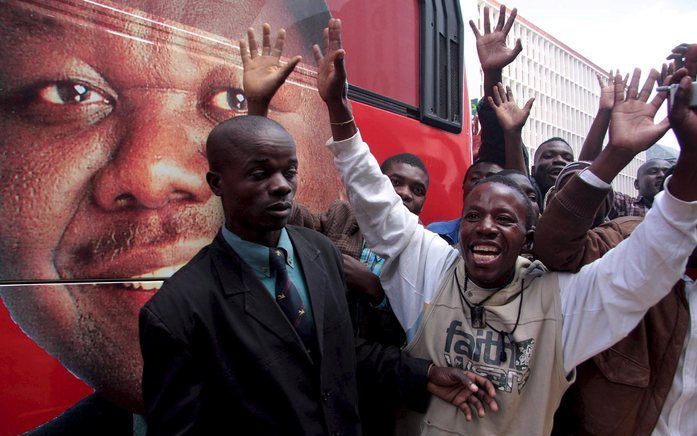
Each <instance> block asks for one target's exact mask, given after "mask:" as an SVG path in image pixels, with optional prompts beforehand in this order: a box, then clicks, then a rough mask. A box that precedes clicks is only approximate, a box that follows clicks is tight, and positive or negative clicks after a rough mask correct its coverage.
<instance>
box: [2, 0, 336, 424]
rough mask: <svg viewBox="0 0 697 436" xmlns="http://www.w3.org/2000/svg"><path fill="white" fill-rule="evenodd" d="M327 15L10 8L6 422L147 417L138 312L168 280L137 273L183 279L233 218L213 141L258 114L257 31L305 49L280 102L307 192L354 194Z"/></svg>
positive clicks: (238, 4)
mask: <svg viewBox="0 0 697 436" xmlns="http://www.w3.org/2000/svg"><path fill="white" fill-rule="evenodd" d="M328 18H329V12H328V9H327V6H326V4H325V2H324V1H321V0H320V1H316V0H294V1H290V0H289V1H281V0H236V1H229V0H207V1H201V0H123V1H119V0H111V1H107V0H6V1H1V2H0V59H1V61H0V132H1V134H0V229H1V230H0V297H1V298H2V302H3V305H4V307H0V337H1V340H2V343H3V352H2V357H1V361H0V378H2V380H3V384H4V386H3V389H2V390H1V393H0V422H2V423H3V425H2V429H1V430H0V432H6V433H7V434H16V433H19V432H23V431H27V430H31V429H33V428H35V427H36V426H37V425H40V424H42V423H44V422H46V421H47V420H50V419H51V418H53V417H54V416H56V415H61V414H62V415H61V416H59V417H58V418H57V420H56V421H54V422H53V423H51V425H53V427H51V429H52V431H63V433H64V434H77V431H76V430H75V429H76V428H79V426H80V425H88V424H89V423H90V422H92V421H94V422H99V423H100V424H99V425H101V426H103V427H104V429H105V432H107V433H108V432H109V431H113V430H115V429H120V428H124V429H127V431H126V433H128V432H130V431H132V430H133V429H134V426H135V427H137V426H138V420H137V419H136V418H137V413H138V412H140V411H141V410H142V405H141V396H140V375H141V358H140V353H139V347H138V331H137V314H138V311H139V309H140V307H141V306H142V305H143V304H144V302H145V301H147V300H148V299H149V298H150V296H151V295H152V294H153V293H154V292H156V291H157V289H158V287H159V282H148V281H143V282H142V283H141V282H134V281H131V282H124V280H133V279H138V278H141V279H147V278H158V277H167V276H169V275H170V274H171V273H172V272H174V271H175V270H176V269H177V268H178V267H179V266H181V265H183V264H184V263H186V262H187V261H188V259H189V258H191V257H192V256H193V255H194V254H195V253H196V252H197V251H198V250H199V249H200V248H201V247H203V246H204V245H206V244H208V243H209V242H210V241H211V240H212V238H213V237H214V235H215V233H216V232H217V231H218V229H219V228H220V226H221V225H222V223H223V217H222V214H221V210H220V207H219V200H218V199H217V198H215V197H214V196H212V194H211V192H210V190H209V188H208V186H207V184H206V182H205V173H206V171H207V162H206V158H205V151H204V149H203V147H204V144H205V140H206V136H207V135H208V132H209V131H210V130H211V129H212V127H213V126H215V125H216V124H217V123H218V122H220V121H223V120H225V119H227V118H229V117H233V116H235V115H238V114H244V113H245V112H246V101H245V96H244V91H243V89H242V69H241V60H240V58H239V51H238V47H237V42H236V41H237V40H239V39H240V38H241V37H243V35H244V34H245V31H246V29H247V28H248V27H250V26H251V27H254V28H255V29H256V31H257V32H259V29H260V28H261V24H262V23H264V22H268V23H270V24H271V27H272V29H279V28H281V27H285V28H286V29H287V35H288V37H287V41H286V48H285V53H286V54H288V55H289V56H293V55H295V54H301V55H303V58H304V61H303V62H304V63H301V64H300V66H299V67H298V68H296V71H295V72H294V73H293V75H292V76H291V77H290V79H289V81H288V83H287V84H286V85H284V87H283V88H282V89H281V91H280V92H279V95H278V96H277V97H276V98H275V99H274V100H273V101H272V103H271V107H270V117H272V118H274V119H276V120H277V121H279V122H280V123H281V124H282V125H284V126H285V127H286V128H287V129H288V131H289V132H290V133H291V134H292V135H293V137H294V138H295V140H296V142H297V144H298V156H299V160H300V166H301V168H302V169H301V171H300V176H299V177H300V181H299V192H298V196H297V199H298V200H299V201H301V202H303V203H304V204H306V205H307V206H309V207H310V208H311V209H313V210H322V209H324V208H325V207H326V206H328V205H329V204H330V203H331V202H332V201H333V200H335V199H336V198H338V197H339V191H340V182H339V180H338V177H337V175H336V173H335V171H334V168H333V163H332V160H331V158H330V156H329V153H328V152H327V151H326V150H325V147H324V143H325V141H326V139H327V138H328V137H329V136H330V133H329V130H328V128H327V127H328V122H327V120H326V118H325V117H326V115H325V111H324V106H323V104H321V101H320V99H319V96H318V94H317V92H316V90H315V89H314V72H313V67H312V65H311V64H310V62H311V61H312V55H311V49H310V47H311V44H313V43H316V42H319V40H320V39H321V32H322V28H323V27H324V26H325V25H326V23H327V20H328ZM305 62H307V63H305ZM85 282H89V283H85ZM10 317H11V318H10ZM54 359H55V360H54ZM63 367H64V368H66V369H67V371H69V372H70V373H72V374H74V375H75V376H77V377H78V378H79V379H80V380H82V381H83V382H84V383H86V385H83V384H82V382H79V381H71V379H72V378H73V376H72V375H70V373H68V372H67V371H65V369H63ZM92 390H94V391H95V393H94V394H92V393H91V392H92ZM85 395H88V396H87V398H85V399H82V401H81V402H80V403H79V404H78V405H77V406H75V407H73V408H71V409H69V410H68V411H67V412H65V413H63V409H65V408H66V407H68V406H71V404H67V405H66V404H63V403H61V402H62V401H66V400H65V399H66V398H69V399H70V401H71V402H74V401H75V400H76V399H80V398H81V397H83V396H85ZM76 425H77V426H78V427H71V426H76ZM71 429H72V430H71ZM71 432H72V433H71Z"/></svg>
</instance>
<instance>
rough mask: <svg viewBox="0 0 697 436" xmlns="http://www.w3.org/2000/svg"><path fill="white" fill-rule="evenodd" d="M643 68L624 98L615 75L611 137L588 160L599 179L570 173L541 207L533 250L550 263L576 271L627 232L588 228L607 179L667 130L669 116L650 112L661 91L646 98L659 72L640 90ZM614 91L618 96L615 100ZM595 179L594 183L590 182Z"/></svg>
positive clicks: (657, 103)
mask: <svg viewBox="0 0 697 436" xmlns="http://www.w3.org/2000/svg"><path fill="white" fill-rule="evenodd" d="M640 75H641V72H640V71H639V70H635V71H634V74H633V76H632V82H631V84H630V89H629V90H628V92H627V98H625V97H624V95H623V92H624V86H625V82H626V80H623V79H622V78H621V76H620V75H619V74H617V75H616V76H614V77H613V80H612V86H613V89H614V87H615V86H617V91H618V92H617V94H615V93H614V91H613V97H612V99H613V103H612V104H613V106H615V105H616V108H617V110H616V111H613V112H612V127H613V131H612V132H611V136H610V138H611V139H610V143H609V144H608V145H607V147H605V149H603V150H602V152H600V155H599V156H598V157H597V160H596V161H595V162H594V163H593V164H592V165H591V167H590V169H589V171H590V173H592V174H594V175H596V176H600V177H601V179H602V180H597V178H594V177H592V176H590V174H588V173H586V174H583V175H582V176H580V177H573V178H572V179H571V180H570V181H569V182H568V183H567V184H566V185H565V186H564V188H563V189H561V190H560V191H559V192H558V193H556V195H555V196H554V197H553V198H552V200H551V201H550V202H549V204H548V205H547V207H546V208H545V213H544V214H542V218H541V219H540V221H539V222H538V226H537V229H536V230H535V244H534V252H535V255H536V256H537V257H538V258H539V259H540V260H541V261H542V262H543V263H544V264H545V265H546V266H547V267H548V268H551V269H557V270H565V271H576V270H578V269H579V268H580V267H581V266H583V265H585V264H586V263H589V262H590V261H593V260H595V259H596V258H597V257H600V255H602V254H604V253H606V252H607V251H608V250H609V249H611V248H612V247H613V246H615V245H617V244H619V243H620V242H621V241H622V240H623V239H624V237H625V234H623V233H621V232H620V231H619V229H618V228H617V227H614V226H613V227H604V228H603V229H602V231H600V230H598V231H591V227H592V225H593V222H594V218H595V215H596V212H597V211H598V209H599V208H600V206H601V205H602V203H603V201H604V200H605V197H606V196H607V194H608V192H609V191H610V182H612V180H613V179H614V178H615V177H616V176H617V174H619V171H620V170H621V169H622V168H624V167H625V166H626V165H627V164H628V163H629V162H630V161H631V160H632V159H633V158H634V156H636V155H637V154H639V153H640V152H641V151H644V150H646V149H647V148H649V147H650V146H651V145H652V144H653V143H654V142H655V140H656V138H657V137H660V136H661V135H663V133H665V130H666V129H667V127H668V126H667V120H664V121H662V122H661V123H659V124H658V125H654V123H653V118H654V116H655V114H656V111H657V110H658V108H659V107H660V105H661V103H662V102H663V100H664V99H665V93H661V94H660V95H658V96H657V97H656V99H654V101H652V102H651V103H647V100H648V97H649V94H650V93H651V89H652V88H653V85H654V83H655V81H656V78H657V77H658V72H656V71H655V70H652V71H651V73H649V77H648V79H647V80H646V82H645V83H644V87H643V88H642V92H641V93H639V92H638V87H639V79H640ZM615 97H616V98H617V101H615ZM628 132H629V133H630V134H629V135H628V134H627V133H628ZM589 181H590V182H593V181H595V182H596V183H595V184H591V183H589Z"/></svg>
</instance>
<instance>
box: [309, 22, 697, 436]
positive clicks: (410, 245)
mask: <svg viewBox="0 0 697 436" xmlns="http://www.w3.org/2000/svg"><path fill="white" fill-rule="evenodd" d="M340 32H341V27H340V23H334V26H333V28H332V29H330V31H329V42H328V44H326V45H327V46H328V50H327V52H326V53H325V54H324V57H322V56H321V53H319V50H318V49H316V50H315V56H316V58H318V60H319V61H320V65H321V66H320V72H322V71H324V69H325V68H323V67H322V65H323V64H326V63H328V62H330V61H333V62H332V65H333V70H334V71H338V72H336V73H335V74H328V75H327V80H326V81H327V82H328V83H327V84H326V87H327V88H329V90H325V91H324V92H322V88H321V87H320V93H321V95H322V98H323V99H324V100H325V102H326V103H327V108H328V110H329V118H330V120H331V122H332V123H333V124H332V125H331V127H332V135H333V138H332V140H331V141H330V142H329V144H328V146H329V148H330V149H331V150H332V152H333V153H334V155H335V159H334V162H335V164H336V165H337V168H338V169H339V170H340V172H341V175H342V178H343V180H344V184H345V185H346V189H347V192H348V197H349V200H350V202H351V204H352V206H353V207H354V210H355V211H356V219H357V220H358V223H359V225H360V226H361V228H362V229H364V231H363V232H364V236H365V238H366V241H367V244H368V246H370V247H371V248H372V249H373V250H374V251H375V252H376V253H378V254H379V255H381V256H383V257H384V258H385V259H386V260H385V266H384V272H383V275H382V276H381V282H382V285H383V287H384V289H385V293H386V294H387V296H388V298H389V299H390V303H391V305H392V307H393V309H394V311H395V314H396V315H397V318H398V319H399V320H400V322H401V323H402V326H403V327H404V328H405V330H406V332H407V337H408V341H409V343H408V344H407V346H406V348H405V350H406V351H407V352H408V353H409V354H411V355H412V356H417V357H422V358H423V357H428V358H431V359H433V361H434V362H438V363H439V364H441V365H448V366H454V367H462V368H465V369H469V370H473V371H474V372H477V373H480V374H485V375H486V377H487V378H489V380H491V381H492V383H493V384H494V385H495V386H496V388H497V389H498V394H499V395H497V401H498V402H499V403H500V404H502V407H501V413H498V414H495V415H491V416H489V417H488V418H487V419H486V420H479V421H477V422H475V423H471V424H468V423H466V422H465V420H464V419H462V417H461V416H460V415H459V414H458V411H457V410H456V409H455V408H453V407H452V406H451V405H450V404H447V403H445V402H442V401H440V400H438V399H434V400H433V401H431V403H430V405H429V409H428V411H427V412H426V415H425V416H422V417H420V418H421V419H418V418H416V419H415V420H408V421H405V422H404V424H405V425H404V427H403V428H401V429H399V430H398V432H397V433H398V434H441V433H448V434H468V435H489V434H519V435H529V434H535V435H538V434H539V435H544V434H549V433H550V432H551V430H552V419H553V415H554V411H555V410H556V408H557V406H558V405H559V402H560V399H561V396H562V394H563V393H564V391H565V390H566V389H567V388H568V386H569V384H570V383H571V382H572V381H573V379H574V375H575V372H574V368H575V367H576V365H578V364H579V363H581V362H583V361H584V360H586V359H587V358H588V357H590V356H592V355H594V354H596V353H597V352H600V351H602V350H604V349H606V348H608V347H610V346H611V345H612V344H614V343H616V342H617V341H618V340H620V339H621V338H622V337H624V336H625V335H626V334H627V333H629V332H630V331H631V329H632V328H633V327H634V326H635V325H636V324H637V323H638V322H639V320H640V319H641V318H642V317H643V315H644V314H645V312H646V311H647V309H648V308H649V307H651V306H652V305H653V304H655V303H656V302H657V301H659V300H660V299H661V298H662V297H663V296H664V295H665V294H666V293H668V292H669V289H670V287H671V286H672V284H673V283H674V282H675V281H677V280H678V279H679V278H680V277H681V275H682V273H683V271H684V268H685V264H686V261H687V258H688V256H689V254H690V253H691V252H692V250H693V249H694V247H695V245H697V195H696V193H695V192H694V189H692V188H691V186H693V184H694V178H695V174H696V173H695V167H696V166H695V164H696V163H697V156H696V155H695V153H694V150H692V149H689V150H688V149H685V150H683V154H681V161H680V163H679V170H680V171H678V168H676V172H675V174H674V176H673V177H672V178H671V179H670V180H669V183H668V185H669V186H668V187H667V189H666V191H665V192H664V193H663V194H660V195H659V196H657V198H656V204H655V206H654V208H653V210H652V211H651V213H649V214H648V215H647V217H646V219H645V220H644V222H643V223H642V224H640V225H639V226H638V227H637V228H636V230H635V231H634V233H633V234H632V235H631V236H630V237H629V238H628V239H627V240H626V241H625V242H624V243H623V244H620V245H619V246H618V247H616V248H615V249H614V250H611V251H610V252H608V253H607V254H606V255H605V256H604V257H603V258H602V259H599V260H597V261H596V262H593V263H591V264H589V265H588V266H586V267H585V268H583V269H582V270H581V271H579V272H578V273H576V274H564V273H548V272H546V270H545V269H544V267H543V266H542V265H541V264H539V263H537V262H534V263H532V262H530V261H528V260H526V259H523V258H521V257H518V255H519V254H520V252H521V250H522V249H523V248H524V246H525V245H526V244H527V243H529V242H531V240H532V232H531V231H530V227H531V221H532V216H533V212H532V205H531V204H530V200H529V199H528V197H527V196H526V195H525V193H524V192H523V191H522V190H521V189H520V188H519V187H518V186H517V185H516V184H515V183H513V182H511V181H510V180H509V179H507V178H505V177H503V178H501V177H499V176H492V177H490V178H489V179H484V180H483V181H482V182H480V184H478V185H476V186H475V187H474V189H472V191H470V192H469V193H468V194H467V196H466V197H465V204H464V209H463V222H462V224H461V225H460V251H461V253H462V254H460V252H459V251H458V250H456V249H454V248H452V247H451V246H450V245H448V244H447V243H446V242H445V241H443V240H442V239H441V238H440V237H439V236H438V235H436V234H434V233H432V232H429V231H428V230H426V229H424V228H423V226H421V225H420V224H419V223H418V220H417V219H416V218H415V217H414V216H413V215H412V214H411V213H409V212H408V211H407V210H406V208H404V206H403V205H402V204H401V202H400V201H399V199H398V197H397V196H396V195H395V194H394V192H393V190H392V189H391V188H390V184H389V180H387V178H386V177H385V176H384V175H382V173H381V172H380V170H379V168H378V166H377V164H376V162H375V159H374V158H373V157H372V155H371V154H370V149H369V147H368V145H367V144H365V143H364V142H363V141H362V139H361V136H360V133H359V132H358V130H357V128H356V125H355V124H354V123H353V122H351V120H352V115H351V106H350V103H349V101H348V100H347V99H345V96H344V95H343V94H342V93H341V89H343V80H344V77H345V71H344V70H343V62H341V60H342V59H343V56H344V50H343V49H342V48H341V39H340ZM327 59H328V60H329V61H328V60H327ZM651 77H652V78H650V79H649V80H648V81H647V83H646V84H645V86H644V90H643V91H642V92H641V94H640V95H639V92H638V90H637V89H636V88H635V86H634V85H632V86H630V88H629V90H628V92H627V95H626V97H625V94H624V92H625V89H624V84H623V83H621V78H619V79H618V80H617V82H616V83H615V86H616V93H615V105H616V107H619V106H622V108H623V109H626V110H624V111H616V112H617V113H613V122H614V123H615V124H616V125H622V121H624V125H625V126H627V127H626V128H625V129H620V130H621V133H623V135H620V134H613V132H611V134H610V141H611V142H612V141H614V140H616V141H617V143H618V146H622V143H623V142H626V143H628V144H630V145H631V144H633V143H635V142H643V141H645V140H646V138H647V137H648V138H653V137H654V136H655V135H657V134H659V135H662V134H663V133H665V131H667V129H668V127H669V126H668V125H667V122H662V123H660V124H658V125H654V124H653V116H654V115H655V112H656V111H657V110H658V108H659V107H660V105H661V103H662V102H663V100H664V99H665V94H660V95H659V96H658V97H656V99H655V100H654V101H653V102H651V103H650V104H649V103H647V102H646V100H647V98H648V96H649V92H647V91H645V90H650V89H652V87H653V85H654V82H655V76H653V75H652V76H651ZM637 86H638V84H637ZM638 95H639V96H638ZM638 114H640V115H638ZM623 117H624V118H623ZM615 133H616V132H615ZM625 145H626V144H625ZM550 147H551V146H550ZM567 151H568V150H567ZM549 160H551V161H555V160H557V158H555V157H551V156H550V159H549ZM551 173H552V171H548V172H547V174H551ZM606 179H607V168H605V170H604V171H600V170H599V171H598V174H594V173H591V172H588V173H587V174H585V176H584V180H585V182H586V183H589V184H593V185H595V186H602V189H608V182H609V180H606ZM415 422H416V423H418V424H416V425H415V424H414V423H415Z"/></svg>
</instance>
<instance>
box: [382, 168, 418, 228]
mask: <svg viewBox="0 0 697 436" xmlns="http://www.w3.org/2000/svg"><path fill="white" fill-rule="evenodd" d="M385 175H386V176H387V177H389V178H390V181H391V182H392V186H393V187H394V190H395V192H396V193H397V195H399V197H400V198H401V199H402V203H404V205H405V206H406V207H407V209H409V212H411V213H413V214H415V215H418V214H420V213H421V209H423V207H424V202H425V201H426V191H427V190H428V176H427V175H426V173H425V172H423V171H422V170H421V169H420V168H417V167H415V166H412V165H409V164H407V163H403V162H397V163H393V164H390V166H389V167H388V168H385Z"/></svg>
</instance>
